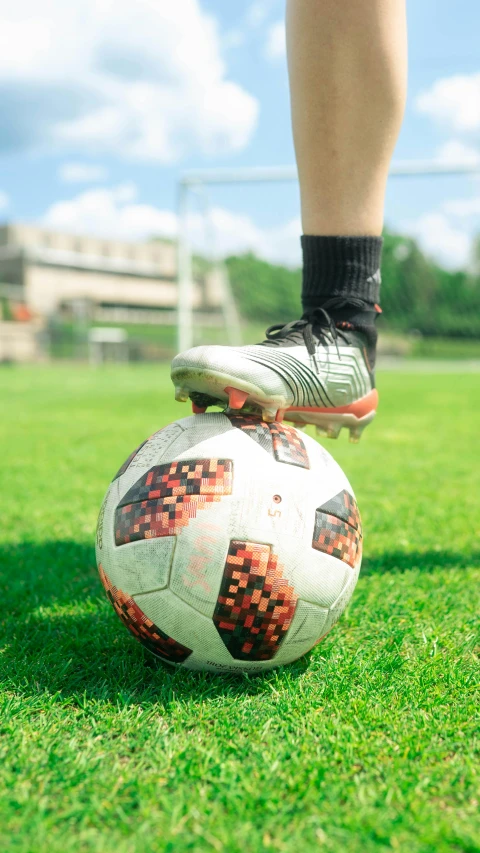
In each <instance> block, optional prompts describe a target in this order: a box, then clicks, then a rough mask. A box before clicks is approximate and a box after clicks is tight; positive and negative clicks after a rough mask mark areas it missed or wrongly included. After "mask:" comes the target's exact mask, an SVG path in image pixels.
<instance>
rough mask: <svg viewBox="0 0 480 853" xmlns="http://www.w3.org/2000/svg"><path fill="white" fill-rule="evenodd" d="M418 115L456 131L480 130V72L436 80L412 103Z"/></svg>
mask: <svg viewBox="0 0 480 853" xmlns="http://www.w3.org/2000/svg"><path fill="white" fill-rule="evenodd" d="M415 106H416V108H417V110H418V111H419V112H420V113H424V114H425V115H428V116H430V117H431V118H433V119H435V120H437V121H439V122H442V123H443V124H445V125H447V126H448V127H451V128H452V129H453V130H455V131H471V130H477V129H478V128H480V72H478V73H476V74H457V75H455V76H453V77H444V78H442V79H441V80H437V81H436V82H435V83H434V84H433V86H431V88H430V89H428V90H427V91H425V92H421V93H420V95H418V96H417V98H416V100H415Z"/></svg>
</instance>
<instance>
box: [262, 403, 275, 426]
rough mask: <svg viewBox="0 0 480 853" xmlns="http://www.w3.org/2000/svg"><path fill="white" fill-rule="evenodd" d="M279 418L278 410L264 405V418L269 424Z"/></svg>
mask: <svg viewBox="0 0 480 853" xmlns="http://www.w3.org/2000/svg"><path fill="white" fill-rule="evenodd" d="M276 419H277V410H276V409H272V408H269V407H268V406H267V407H262V420H263V421H265V423H267V424H273V423H275V421H276Z"/></svg>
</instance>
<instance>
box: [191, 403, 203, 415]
mask: <svg viewBox="0 0 480 853" xmlns="http://www.w3.org/2000/svg"><path fill="white" fill-rule="evenodd" d="M206 411H207V409H206V407H205V408H204V407H203V406H197V404H196V403H192V412H193V414H194V415H204V414H205V412H206Z"/></svg>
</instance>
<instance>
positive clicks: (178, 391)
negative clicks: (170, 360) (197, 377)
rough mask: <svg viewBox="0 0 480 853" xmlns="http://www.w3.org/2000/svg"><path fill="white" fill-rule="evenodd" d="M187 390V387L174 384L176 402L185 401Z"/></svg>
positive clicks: (187, 394)
mask: <svg viewBox="0 0 480 853" xmlns="http://www.w3.org/2000/svg"><path fill="white" fill-rule="evenodd" d="M188 396H189V392H188V389H187V388H182V387H181V386H180V385H176V386H175V399H176V401H177V403H186V402H187V400H188Z"/></svg>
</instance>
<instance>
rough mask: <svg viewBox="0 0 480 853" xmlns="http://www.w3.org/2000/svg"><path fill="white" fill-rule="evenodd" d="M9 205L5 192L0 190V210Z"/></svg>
mask: <svg viewBox="0 0 480 853" xmlns="http://www.w3.org/2000/svg"><path fill="white" fill-rule="evenodd" d="M9 205H10V198H9V196H8V195H7V193H6V192H4V191H3V190H0V210H6V208H7V207H8V206H9Z"/></svg>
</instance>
